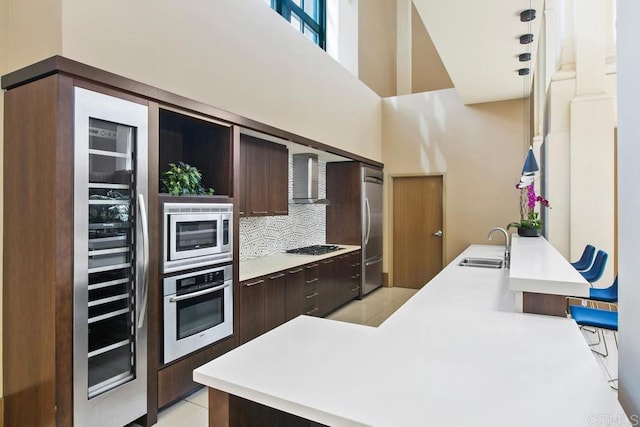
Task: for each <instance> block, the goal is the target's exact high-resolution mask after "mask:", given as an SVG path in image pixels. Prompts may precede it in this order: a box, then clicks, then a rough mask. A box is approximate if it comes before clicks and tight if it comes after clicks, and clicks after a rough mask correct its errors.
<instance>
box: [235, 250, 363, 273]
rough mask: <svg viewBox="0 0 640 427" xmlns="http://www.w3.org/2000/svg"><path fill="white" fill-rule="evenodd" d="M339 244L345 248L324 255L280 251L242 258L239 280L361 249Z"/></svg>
mask: <svg viewBox="0 0 640 427" xmlns="http://www.w3.org/2000/svg"><path fill="white" fill-rule="evenodd" d="M339 246H341V247H342V248H343V249H340V250H337V251H334V252H329V253H326V254H322V255H300V254H287V253H279V254H273V255H268V256H265V257H260V258H251V259H245V260H240V261H239V267H240V272H239V280H240V281H241V282H244V281H245V280H251V279H255V278H256V277H261V276H266V275H268V274H273V273H276V272H278V271H283V270H288V269H291V268H296V267H300V266H302V265H305V264H310V263H313V262H316V261H322V260H323V259H327V258H333V257H336V256H340V255H344V254H347V253H351V252H355V251H359V250H361V247H360V246H355V245H339Z"/></svg>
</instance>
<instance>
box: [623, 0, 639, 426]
mask: <svg viewBox="0 0 640 427" xmlns="http://www.w3.org/2000/svg"><path fill="white" fill-rule="evenodd" d="M638 16H640V2H638V1H637V0H618V55H617V56H618V74H619V77H618V79H619V80H618V87H619V89H618V153H617V155H618V221H619V223H618V225H619V228H618V230H619V232H618V245H619V257H618V260H619V263H618V265H619V273H618V274H619V279H620V289H619V293H620V294H619V299H620V303H619V330H620V351H619V355H618V358H619V360H618V366H619V368H618V375H619V378H620V380H619V387H620V388H619V392H618V396H619V399H620V402H621V403H622V405H623V407H624V409H625V411H626V412H627V414H628V415H632V414H635V417H636V421H637V420H638V418H637V417H638V414H640V369H638V363H639V361H640V331H639V328H640V309H639V307H640V271H639V270H638V259H640V246H638V242H640V224H639V223H638V212H640V197H638V183H639V182H640V168H639V167H638V159H639V158H640V144H638V141H640V120H638V99H640V81H638V76H640V56H639V55H638V42H637V41H638V39H639V38H640V28H639V27H638V24H637V22H636V17H638Z"/></svg>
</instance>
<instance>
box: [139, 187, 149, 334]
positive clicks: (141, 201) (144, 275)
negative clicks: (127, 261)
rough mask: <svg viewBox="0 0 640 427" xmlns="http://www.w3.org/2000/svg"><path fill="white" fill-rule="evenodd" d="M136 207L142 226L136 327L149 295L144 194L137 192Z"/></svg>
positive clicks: (142, 317)
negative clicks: (140, 290) (139, 291)
mask: <svg viewBox="0 0 640 427" xmlns="http://www.w3.org/2000/svg"><path fill="white" fill-rule="evenodd" d="M138 207H139V208H140V223H141V226H142V227H141V228H142V273H141V279H142V280H140V286H142V294H141V299H142V302H141V304H139V309H138V329H140V328H142V325H143V324H144V318H145V312H146V311H147V299H148V296H149V286H148V285H149V284H148V283H147V270H148V269H149V224H148V222H147V207H146V206H145V203H144V196H143V195H142V194H138Z"/></svg>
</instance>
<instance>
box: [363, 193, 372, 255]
mask: <svg viewBox="0 0 640 427" xmlns="http://www.w3.org/2000/svg"><path fill="white" fill-rule="evenodd" d="M364 205H365V206H366V207H367V234H366V236H367V237H366V238H365V239H364V244H365V246H366V245H367V243H369V236H370V235H371V206H369V198H368V197H365V198H364Z"/></svg>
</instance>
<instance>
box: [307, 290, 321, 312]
mask: <svg viewBox="0 0 640 427" xmlns="http://www.w3.org/2000/svg"><path fill="white" fill-rule="evenodd" d="M319 295H320V293H319V292H318V291H317V290H316V291H313V292H308V293H305V295H304V311H305V312H308V311H309V310H313V309H314V308H316V307H317V306H318V296H319Z"/></svg>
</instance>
